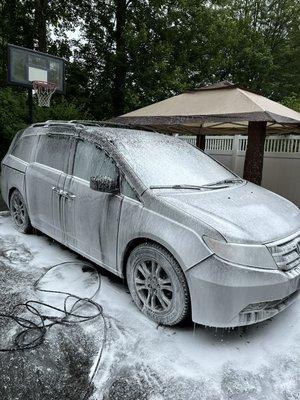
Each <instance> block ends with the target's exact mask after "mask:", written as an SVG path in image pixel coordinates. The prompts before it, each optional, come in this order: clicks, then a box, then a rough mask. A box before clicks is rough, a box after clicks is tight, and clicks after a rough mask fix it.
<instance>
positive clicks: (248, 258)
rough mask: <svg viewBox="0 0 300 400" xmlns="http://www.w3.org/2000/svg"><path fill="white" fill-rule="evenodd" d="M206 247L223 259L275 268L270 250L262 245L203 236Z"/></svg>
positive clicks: (249, 265) (253, 265) (246, 264)
mask: <svg viewBox="0 0 300 400" xmlns="http://www.w3.org/2000/svg"><path fill="white" fill-rule="evenodd" d="M203 240H204V242H205V244H206V245H207V247H208V248H209V249H210V250H211V251H212V252H213V253H215V254H216V255H217V256H218V257H220V258H222V259H223V260H226V261H230V262H232V263H234V264H240V265H245V266H248V267H256V268H269V269H277V265H276V263H275V261H274V259H273V257H272V256H271V254H270V252H269V251H268V249H267V248H266V246H263V245H252V244H237V243H227V242H225V241H221V240H216V239H213V238H210V237H208V236H203Z"/></svg>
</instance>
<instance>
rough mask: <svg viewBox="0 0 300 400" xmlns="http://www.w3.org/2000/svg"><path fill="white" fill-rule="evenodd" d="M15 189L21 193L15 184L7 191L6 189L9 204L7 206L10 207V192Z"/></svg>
mask: <svg viewBox="0 0 300 400" xmlns="http://www.w3.org/2000/svg"><path fill="white" fill-rule="evenodd" d="M15 190H18V191H19V192H20V193H21V191H20V189H19V188H17V187H16V186H12V187H11V188H10V189H9V191H8V206H9V207H10V199H11V196H12V194H13V192H14V191H15ZM21 194H22V193H21Z"/></svg>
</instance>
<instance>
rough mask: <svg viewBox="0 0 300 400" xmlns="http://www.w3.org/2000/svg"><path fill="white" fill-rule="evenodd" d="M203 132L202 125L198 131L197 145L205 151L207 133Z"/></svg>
mask: <svg viewBox="0 0 300 400" xmlns="http://www.w3.org/2000/svg"><path fill="white" fill-rule="evenodd" d="M202 132H203V129H202V126H200V128H199V132H198V133H197V138H196V147H198V149H200V150H202V151H204V150H205V135H204V134H203V133H202Z"/></svg>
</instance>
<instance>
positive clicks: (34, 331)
mask: <svg viewBox="0 0 300 400" xmlns="http://www.w3.org/2000/svg"><path fill="white" fill-rule="evenodd" d="M69 263H70V261H69V262H68V261H67V262H64V263H60V264H56V265H53V266H52V267H51V268H49V269H48V270H47V271H46V272H45V273H44V274H43V275H41V276H40V277H39V279H38V280H37V281H35V282H34V284H33V287H34V289H35V290H36V291H40V292H45V293H54V294H62V295H65V296H66V297H65V298H64V306H63V308H58V307H55V306H52V305H50V304H47V303H44V302H41V301H36V300H29V301H26V302H24V303H18V304H16V305H15V306H14V307H13V309H12V312H10V313H0V318H6V319H9V320H12V321H14V322H15V323H16V324H17V325H19V326H20V327H22V328H24V329H23V330H22V331H21V332H19V333H18V334H17V335H16V336H15V338H14V343H13V344H12V346H10V347H7V348H0V352H14V351H24V350H30V349H35V348H37V347H38V346H40V345H41V344H43V343H44V341H45V337H46V334H47V330H48V329H49V328H51V327H52V326H54V325H73V324H78V323H82V322H86V321H90V320H93V319H95V318H98V317H100V316H101V317H102V320H103V326H104V332H103V341H102V345H101V348H100V351H99V355H98V359H97V363H96V366H95V368H94V371H93V374H92V376H91V378H90V381H89V385H88V389H87V391H86V393H85V396H84V397H83V400H86V399H88V397H89V396H90V387H91V384H92V381H93V379H94V377H95V374H96V372H97V370H98V367H99V364H100V361H101V358H102V354H103V350H104V346H105V343H106V337H107V324H106V320H105V317H104V314H103V308H102V306H101V305H100V304H98V303H96V302H95V301H94V300H93V298H94V297H95V296H96V294H97V293H98V292H99V291H100V288H101V276H100V274H99V272H98V271H97V270H96V268H95V267H93V266H92V265H91V264H88V268H89V269H92V270H94V271H95V272H96V273H97V275H98V286H97V290H96V291H95V293H94V294H93V296H92V297H90V298H83V297H79V296H76V295H74V294H71V293H68V292H62V291H59V290H47V289H41V288H39V287H38V285H39V283H40V281H41V279H42V278H43V277H44V276H45V275H46V274H47V273H48V272H49V271H51V270H52V269H53V268H56V267H58V266H61V265H64V264H69ZM71 263H72V264H82V262H80V261H71ZM71 299H72V300H75V301H74V304H73V305H72V306H71V308H70V310H68V302H69V301H70V300H71ZM85 305H89V306H92V308H93V309H94V310H95V312H94V313H92V314H85V315H81V314H80V313H78V312H76V310H78V309H79V308H81V307H83V306H85ZM37 306H43V307H44V308H48V309H49V310H55V311H59V312H60V313H62V314H63V315H62V316H61V317H53V316H51V315H47V314H44V313H42V312H41V311H39V310H38V309H37ZM22 309H23V310H24V311H25V310H26V311H27V312H29V313H30V314H31V315H32V316H33V319H35V321H34V320H33V319H30V318H24V317H22V316H20V312H21V311H22ZM46 321H48V322H47V323H46Z"/></svg>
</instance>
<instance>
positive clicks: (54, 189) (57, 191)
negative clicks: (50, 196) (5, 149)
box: [52, 186, 64, 196]
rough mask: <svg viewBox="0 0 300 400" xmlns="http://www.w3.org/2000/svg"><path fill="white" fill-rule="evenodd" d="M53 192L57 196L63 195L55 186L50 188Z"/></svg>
mask: <svg viewBox="0 0 300 400" xmlns="http://www.w3.org/2000/svg"><path fill="white" fill-rule="evenodd" d="M52 190H53V192H55V193H57V194H58V195H59V196H62V195H63V194H64V191H63V190H62V189H59V188H58V187H56V186H53V187H52Z"/></svg>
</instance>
